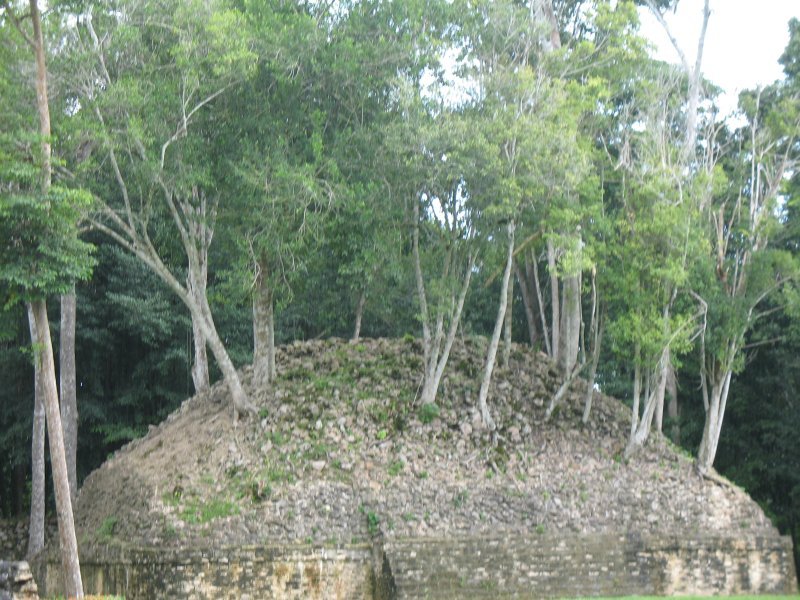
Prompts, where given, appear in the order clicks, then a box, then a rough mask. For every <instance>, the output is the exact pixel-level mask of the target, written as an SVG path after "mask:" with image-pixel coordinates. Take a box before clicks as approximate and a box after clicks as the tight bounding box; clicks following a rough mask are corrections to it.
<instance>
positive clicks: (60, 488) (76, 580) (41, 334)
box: [31, 300, 83, 598]
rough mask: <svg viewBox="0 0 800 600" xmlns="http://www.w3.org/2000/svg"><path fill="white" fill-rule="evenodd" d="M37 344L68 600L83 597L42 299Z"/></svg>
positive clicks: (34, 307) (36, 307)
mask: <svg viewBox="0 0 800 600" xmlns="http://www.w3.org/2000/svg"><path fill="white" fill-rule="evenodd" d="M31 307H32V310H33V315H34V320H35V323H36V336H37V339H38V341H39V351H38V352H37V354H38V356H37V360H38V361H39V365H40V369H41V374H42V378H41V384H42V388H43V391H44V399H45V412H46V415H47V431H48V436H47V437H48V439H49V441H50V465H51V468H52V470H53V487H54V489H55V496H56V513H57V514H58V537H59V540H60V543H61V563H62V567H63V569H64V591H65V592H66V596H67V598H83V583H82V581H81V569H80V563H79V560H78V541H77V538H76V537H75V521H74V520H73V516H72V501H71V499H70V490H69V479H68V476H67V460H66V457H65V454H64V433H63V431H62V429H61V414H60V412H59V406H58V390H57V388H56V370H55V363H54V362H53V346H52V343H51V341H50V324H49V322H48V320H47V307H46V306H45V303H44V301H43V300H36V301H34V302H32V303H31Z"/></svg>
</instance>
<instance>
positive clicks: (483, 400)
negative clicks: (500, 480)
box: [478, 220, 515, 431]
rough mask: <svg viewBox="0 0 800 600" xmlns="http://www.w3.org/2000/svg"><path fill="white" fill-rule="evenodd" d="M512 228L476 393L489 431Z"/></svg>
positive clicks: (511, 227)
mask: <svg viewBox="0 0 800 600" xmlns="http://www.w3.org/2000/svg"><path fill="white" fill-rule="evenodd" d="M514 229H515V225H514V221H513V220H511V221H510V222H509V224H508V257H507V258H506V267H505V270H504V271H503V283H502V284H501V285H500V305H499V306H498V308H497V320H496V321H495V323H494V331H493V332H492V337H491V339H490V340H489V347H488V349H487V351H486V364H485V366H484V369H483V379H482V380H481V389H480V392H479V393H478V410H479V411H480V413H481V418H482V419H483V424H484V425H485V426H486V427H487V429H489V431H494V430H495V429H496V428H497V424H496V423H495V422H494V419H493V418H492V413H491V411H490V410H489V406H488V403H487V399H488V397H489V386H490V385H491V383H492V372H493V371H494V365H495V361H496V360H497V347H498V346H499V344H500V335H501V333H502V330H503V322H504V321H505V316H506V308H507V307H508V289H509V287H510V286H509V280H510V279H511V268H512V264H513V262H514Z"/></svg>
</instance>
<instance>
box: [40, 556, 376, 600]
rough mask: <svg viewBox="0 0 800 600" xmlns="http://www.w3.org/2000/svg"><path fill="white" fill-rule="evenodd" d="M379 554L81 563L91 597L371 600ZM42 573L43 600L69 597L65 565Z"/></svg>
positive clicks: (91, 559)
mask: <svg viewBox="0 0 800 600" xmlns="http://www.w3.org/2000/svg"><path fill="white" fill-rule="evenodd" d="M371 556H372V548H371V547H370V546H368V545H362V546H353V547H348V548H315V547H309V546H280V547H249V548H224V549H217V550H197V551H186V550H162V551H158V550H149V549H148V550H144V549H125V550H123V549H115V548H107V549H105V550H103V549H95V550H92V551H91V552H87V553H85V555H84V556H82V557H81V574H82V577H83V585H84V591H85V592H86V593H87V594H101V593H102V594H114V595H120V596H124V597H125V598H126V600H137V599H142V600H152V599H154V598H171V599H172V598H174V599H178V598H187V599H188V598H197V599H199V598H207V599H209V600H211V599H220V600H222V599H242V600H244V599H248V598H252V599H254V600H255V599H258V598H275V599H281V600H295V599H297V600H300V599H308V600H328V599H330V600H356V599H357V600H363V599H364V598H371V597H372V596H373V594H372V589H373V581H372V564H371ZM52 558H53V557H49V558H48V560H47V561H46V562H43V563H40V564H39V566H38V568H37V569H36V580H37V582H39V589H40V593H41V594H42V595H43V596H46V595H55V594H58V593H60V592H61V590H62V589H63V588H62V578H61V569H60V564H59V563H58V561H56V560H52Z"/></svg>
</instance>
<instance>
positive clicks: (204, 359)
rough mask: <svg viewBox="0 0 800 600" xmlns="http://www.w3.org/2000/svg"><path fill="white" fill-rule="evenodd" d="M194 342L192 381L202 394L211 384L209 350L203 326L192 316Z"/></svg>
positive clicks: (197, 391) (196, 390)
mask: <svg viewBox="0 0 800 600" xmlns="http://www.w3.org/2000/svg"><path fill="white" fill-rule="evenodd" d="M192 342H193V344H192V345H193V347H194V362H193V363H192V383H193V384H194V391H195V393H196V394H200V393H202V392H205V391H206V390H208V388H209V387H210V386H211V383H210V376H209V374H208V352H207V350H206V340H205V338H204V337H203V328H202V326H201V325H200V323H199V322H198V321H197V320H196V319H194V318H192Z"/></svg>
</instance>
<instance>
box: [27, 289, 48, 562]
mask: <svg viewBox="0 0 800 600" xmlns="http://www.w3.org/2000/svg"><path fill="white" fill-rule="evenodd" d="M26 307H27V312H28V327H29V329H30V334H31V344H32V345H33V348H34V352H36V351H38V350H37V349H38V348H39V337H38V335H37V333H36V320H35V318H34V315H33V307H32V306H31V305H30V303H28V304H26ZM39 362H40V361H39V360H34V361H33V398H34V400H33V431H32V432H31V512H30V518H29V520H28V550H27V557H28V558H29V559H30V558H33V557H34V556H36V555H37V554H39V552H41V551H42V549H43V548H44V516H45V512H44V496H45V476H44V462H45V455H44V440H45V409H44V388H43V387H42V383H41V377H42V374H41V368H40V366H39Z"/></svg>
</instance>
